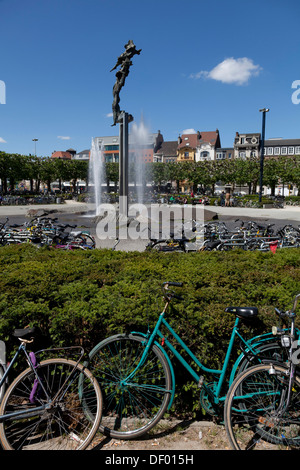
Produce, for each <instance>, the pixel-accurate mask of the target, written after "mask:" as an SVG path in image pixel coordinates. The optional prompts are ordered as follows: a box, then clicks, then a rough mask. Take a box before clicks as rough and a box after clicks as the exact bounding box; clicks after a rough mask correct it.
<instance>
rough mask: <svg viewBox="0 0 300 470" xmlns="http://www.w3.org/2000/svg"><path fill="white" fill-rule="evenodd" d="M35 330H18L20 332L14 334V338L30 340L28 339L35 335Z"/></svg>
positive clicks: (16, 331)
mask: <svg viewBox="0 0 300 470" xmlns="http://www.w3.org/2000/svg"><path fill="white" fill-rule="evenodd" d="M35 330H36V329H35V328H34V327H33V328H22V329H18V330H15V331H14V332H13V336H15V337H17V338H22V339H23V338H28V337H31V336H32V335H33V334H34V333H35Z"/></svg>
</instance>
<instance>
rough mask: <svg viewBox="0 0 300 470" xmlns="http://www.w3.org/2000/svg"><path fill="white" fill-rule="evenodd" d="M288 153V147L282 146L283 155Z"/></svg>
mask: <svg viewBox="0 0 300 470" xmlns="http://www.w3.org/2000/svg"><path fill="white" fill-rule="evenodd" d="M286 154H287V147H281V155H286Z"/></svg>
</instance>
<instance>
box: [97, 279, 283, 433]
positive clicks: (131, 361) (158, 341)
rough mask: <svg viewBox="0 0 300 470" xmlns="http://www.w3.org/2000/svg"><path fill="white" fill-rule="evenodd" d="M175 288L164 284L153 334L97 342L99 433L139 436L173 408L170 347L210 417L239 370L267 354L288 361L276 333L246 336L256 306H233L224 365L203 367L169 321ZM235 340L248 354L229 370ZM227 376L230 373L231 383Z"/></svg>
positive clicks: (217, 410)
mask: <svg viewBox="0 0 300 470" xmlns="http://www.w3.org/2000/svg"><path fill="white" fill-rule="evenodd" d="M171 286H177V287H180V286H182V283H177V282H166V283H164V284H163V295H164V298H165V306H164V309H163V311H162V313H161V314H160V315H159V318H158V320H157V323H156V325H155V327H154V329H153V331H152V332H150V331H149V332H148V333H147V334H144V333H140V332H135V331H132V332H131V333H129V334H117V335H114V336H111V337H109V338H107V339H105V340H103V341H102V342H100V343H99V344H98V345H97V346H95V347H94V349H93V350H92V351H91V352H90V354H89V368H90V370H91V371H92V373H93V375H94V376H95V377H96V378H97V380H98V382H99V384H100V387H101V390H102V394H103V414H102V421H101V425H100V431H101V432H102V433H104V434H105V435H109V436H111V437H114V438H118V439H135V438H138V437H140V436H142V435H143V434H145V433H146V432H148V431H149V430H150V429H151V428H152V427H153V426H155V425H156V424H157V423H158V422H159V420H160V419H161V418H162V417H163V415H164V413H165V412H166V410H168V409H170V407H171V405H172V403H173V399H174V395H175V384H176V381H175V372H174V368H173V365H172V362H171V360H170V357H169V354H168V351H170V352H171V353H172V354H173V355H174V356H175V357H176V358H177V359H178V360H179V361H180V362H181V364H182V365H183V366H184V367H185V369H186V370H187V371H188V372H189V374H191V376H192V378H193V379H194V381H195V382H196V383H197V384H198V387H199V389H200V402H201V405H202V407H203V408H204V409H205V410H206V411H207V412H208V413H210V414H211V415H219V416H222V414H223V406H224V401H225V398H226V393H227V390H228V388H229V386H230V384H231V383H232V382H233V380H234V378H235V377H236V375H237V373H238V372H241V371H243V370H245V369H246V368H247V367H249V366H250V365H253V364H257V363H261V361H262V360H263V359H266V358H272V360H274V358H275V359H276V361H283V360H284V357H283V356H282V354H283V350H282V348H281V345H280V344H279V343H278V342H277V341H276V340H275V339H274V336H273V334H272V332H270V333H267V334H265V335H262V336H257V337H254V338H252V339H250V340H246V339H245V338H243V336H242V334H241V331H240V322H241V321H242V320H247V321H249V320H250V321H251V320H252V319H254V318H256V317H257V315H258V309H257V308H256V307H228V308H227V309H226V311H227V312H230V313H232V314H234V315H235V316H236V320H235V323H234V327H233V330H232V334H231V338H230V341H229V345H228V349H227V352H226V356H225V360H224V364H223V366H222V369H221V370H215V369H210V368H209V367H206V366H204V365H203V364H202V363H201V362H200V361H199V360H198V359H197V357H195V355H194V354H193V353H192V351H191V350H190V349H189V348H188V346H187V345H186V344H185V343H184V341H182V339H181V338H180V337H179V336H178V335H177V334H176V332H175V331H174V330H173V329H172V327H171V326H170V325H169V323H168V322H167V321H166V319H165V316H166V312H167V308H168V306H169V305H170V303H171V301H172V300H173V299H176V298H178V297H179V296H178V295H177V294H176V293H175V292H174V291H172V290H170V287H171ZM162 327H164V329H166V330H167V331H168V333H169V335H170V336H171V339H172V337H173V338H174V339H175V340H176V342H177V343H178V344H179V345H180V347H181V348H182V349H183V351H184V352H185V353H186V354H187V355H188V356H189V360H191V361H190V362H193V363H194V364H195V365H194V367H192V366H191V364H190V363H188V362H187V361H186V359H185V358H184V357H183V355H182V354H181V353H180V352H178V351H177V349H176V348H175V347H174V346H173V344H172V343H171V341H169V339H168V337H167V336H166V334H165V333H164V332H162V331H161V328H162ZM236 339H240V341H241V344H242V345H243V352H242V353H241V354H240V355H239V356H238V359H237V360H236V361H235V363H234V365H233V367H232V369H231V371H229V368H230V360H231V353H232V349H233V346H234V343H235V341H236ZM199 370H200V371H201V373H199V372H198V371H199ZM205 374H209V376H210V381H209V382H206V381H205V379H204V375H205ZM227 375H230V377H229V382H228V378H227ZM211 376H213V378H214V379H213V381H211Z"/></svg>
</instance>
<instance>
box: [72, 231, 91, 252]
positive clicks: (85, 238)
mask: <svg viewBox="0 0 300 470" xmlns="http://www.w3.org/2000/svg"><path fill="white" fill-rule="evenodd" d="M75 243H78V244H79V245H80V246H83V247H85V248H87V249H93V248H95V247H96V242H95V239H94V238H93V237H92V236H91V235H89V234H87V233H81V235H80V236H78V237H76V238H75Z"/></svg>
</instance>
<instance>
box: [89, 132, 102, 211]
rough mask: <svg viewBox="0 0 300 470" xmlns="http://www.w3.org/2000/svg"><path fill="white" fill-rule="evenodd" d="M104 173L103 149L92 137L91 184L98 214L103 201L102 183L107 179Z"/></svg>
mask: <svg viewBox="0 0 300 470" xmlns="http://www.w3.org/2000/svg"><path fill="white" fill-rule="evenodd" d="M104 173H105V168H104V162H103V149H102V148H99V147H98V146H97V145H96V142H95V139H92V146H91V152H90V162H89V184H90V185H91V186H92V187H93V192H94V201H95V215H96V216H97V215H99V211H100V205H101V203H102V200H101V196H102V184H103V183H104V181H105V174H104Z"/></svg>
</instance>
